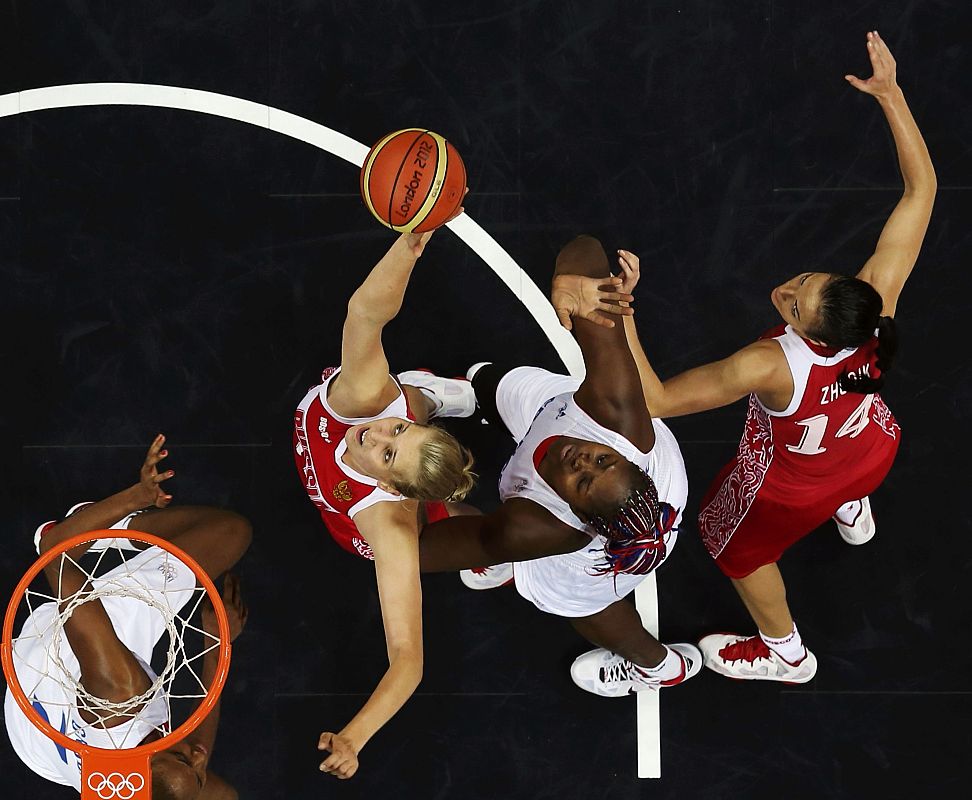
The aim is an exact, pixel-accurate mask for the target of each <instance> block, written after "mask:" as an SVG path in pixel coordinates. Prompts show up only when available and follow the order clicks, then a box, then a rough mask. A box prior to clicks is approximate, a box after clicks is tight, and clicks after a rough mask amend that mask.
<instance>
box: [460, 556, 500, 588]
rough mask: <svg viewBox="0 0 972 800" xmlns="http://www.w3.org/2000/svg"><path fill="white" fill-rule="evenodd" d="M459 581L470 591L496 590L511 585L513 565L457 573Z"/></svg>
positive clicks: (475, 568)
mask: <svg viewBox="0 0 972 800" xmlns="http://www.w3.org/2000/svg"><path fill="white" fill-rule="evenodd" d="M459 580H461V581H462V582H463V583H464V584H466V586H468V587H469V588H470V589H477V590H482V589H498V588H499V587H500V586H506V585H507V584H508V583H513V565H512V564H511V563H506V564H496V565H495V566H493V567H474V568H473V569H464V570H461V571H460V572H459Z"/></svg>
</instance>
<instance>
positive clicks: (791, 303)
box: [770, 272, 831, 339]
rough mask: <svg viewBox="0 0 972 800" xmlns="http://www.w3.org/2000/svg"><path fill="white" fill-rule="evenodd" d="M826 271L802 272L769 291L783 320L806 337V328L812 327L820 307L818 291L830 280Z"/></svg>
mask: <svg viewBox="0 0 972 800" xmlns="http://www.w3.org/2000/svg"><path fill="white" fill-rule="evenodd" d="M830 277H831V276H830V275H829V274H827V273H826V272H803V273H800V274H799V275H797V276H796V277H795V278H791V279H790V280H788V281H787V282H786V283H783V284H781V285H779V286H777V287H776V288H775V289H774V290H773V291H772V292H771V293H770V300H771V301H772V303H773V306H774V307H775V308H776V310H777V311H779V312H780V316H781V317H783V321H784V322H786V323H787V324H789V325H791V326H792V327H793V330H795V331H796V332H797V333H798V334H799V335H800V336H803V337H805V338H807V339H809V338H812V337H809V336H807V333H806V332H807V330H808V329H813V327H814V326H815V325H816V322H817V315H818V309H819V308H820V293H821V292H822V291H823V288H824V286H826V285H827V283H828V282H829V281H830Z"/></svg>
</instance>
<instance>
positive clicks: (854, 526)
mask: <svg viewBox="0 0 972 800" xmlns="http://www.w3.org/2000/svg"><path fill="white" fill-rule="evenodd" d="M833 520H834V522H836V523H837V530H838V531H839V532H840V538H841V539H843V540H844V541H845V542H847V544H865V543H866V542H869V541H871V539H873V538H874V533H875V531H876V527H875V525H874V515H873V514H872V513H871V500H870V498H867V497H864V498H862V499H860V500H855V501H854V502H853V503H846V504H845V505H843V506H841V507H840V508H839V509H838V510H837V513H836V514H834V516H833Z"/></svg>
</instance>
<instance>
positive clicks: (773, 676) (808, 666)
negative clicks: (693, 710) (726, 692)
mask: <svg viewBox="0 0 972 800" xmlns="http://www.w3.org/2000/svg"><path fill="white" fill-rule="evenodd" d="M699 649H700V650H701V651H702V655H703V656H705V665H706V666H707V667H708V668H709V669H711V670H712V671H713V672H718V673H719V674H720V675H725V676H726V677H727V678H735V679H737V680H747V681H782V682H783V683H806V682H807V681H809V680H810V679H811V678H813V676H814V675H816V674H817V657H816V656H815V655H814V654H813V653H811V652H810V650H809V649H808V648H807V647H806V646H804V648H803V649H804V650H806V655H804V656H803V658H801V659H800V660H799V661H797V662H796V663H794V664H791V663H790V662H789V661H785V660H784V659H783V658H782V657H781V656H780V654H779V653H776V652H775V651H773V650H770V648H769V647H767V645H766V642H764V641H763V640H762V639H760V638H759V636H740V635H738V634H735V633H713V634H711V635H710V636H706V637H705V638H703V639H702V640H701V641H700V642H699Z"/></svg>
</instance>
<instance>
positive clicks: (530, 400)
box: [496, 367, 688, 617]
mask: <svg viewBox="0 0 972 800" xmlns="http://www.w3.org/2000/svg"><path fill="white" fill-rule="evenodd" d="M579 386H580V381H579V380H577V379H576V378H570V377H567V376H563V375H556V374H553V373H550V372H547V371H546V370H542V369H537V368H535V367H519V368H517V369H515V370H512V371H511V372H509V373H507V375H505V376H504V377H503V379H502V380H501V381H500V383H499V386H498V387H497V391H496V406H497V410H498V411H499V413H500V416H501V417H502V418H503V421H504V422H505V423H506V424H507V427H508V428H509V429H510V431H511V432H512V433H513V435H514V438H516V439H517V440H518V446H517V449H516V452H514V453H513V456H512V457H511V458H510V460H509V461H508V462H507V464H506V466H505V467H504V468H503V472H502V474H501V476H500V484H499V492H500V498H501V499H502V500H504V501H505V500H509V499H510V498H513V497H520V498H523V499H526V500H530V501H532V502H534V503H537V504H538V505H540V506H543V507H544V508H545V509H547V510H548V511H549V512H550V513H551V514H553V515H554V516H555V517H557V519H559V520H561V521H562V522H564V523H566V524H567V525H570V526H571V527H573V528H577V529H578V530H581V531H584V533H586V534H587V535H588V536H590V537H591V544H590V545H589V546H588V547H585V548H583V549H581V550H577V551H576V552H573V553H567V554H564V555H556V556H548V557H546V558H538V559H534V560H532V561H524V562H518V563H516V564H514V577H515V582H516V587H517V590H518V591H519V592H520V594H521V595H523V596H524V597H525V598H526V599H528V600H530V601H531V602H533V603H534V604H535V605H536V606H537V607H538V608H540V609H541V610H543V611H548V612H550V613H554V614H558V615H560V616H566V617H581V616H588V615H590V614H593V613H596V612H597V611H600V610H602V609H604V608H606V607H607V606H609V605H610V604H611V603H613V602H615V601H616V600H618V599H619V598H621V597H624V596H625V595H627V594H628V593H629V592H631V591H633V590H634V588H635V587H636V586H637V585H638V584H639V583H640V582H641V581H642V580H644V578H645V576H644V575H643V574H628V573H624V572H621V573H618V574H617V575H615V574H600V573H599V568H601V567H603V566H604V564H605V563H606V561H607V558H606V555H605V553H604V545H605V542H606V540H605V539H604V538H603V537H601V536H600V535H598V534H597V533H596V532H595V531H594V530H593V529H592V528H591V527H590V526H589V525H587V524H585V523H584V522H582V521H581V520H580V519H579V518H578V517H577V516H576V515H575V514H574V513H573V511H571V510H570V506H569V505H568V504H567V502H566V501H565V500H564V499H563V498H562V497H560V495H558V494H557V493H556V492H555V491H554V490H553V489H552V488H551V487H550V486H549V485H548V484H547V482H546V481H544V480H543V478H541V477H540V474H539V473H538V472H537V469H536V466H535V465H534V453H535V452H536V450H537V448H538V447H539V446H540V445H541V444H542V443H543V442H545V441H546V440H547V439H550V438H552V437H557V436H570V437H572V438H575V439H583V440H586V441H590V442H598V443H600V444H604V445H607V446H608V447H611V448H613V449H614V450H616V451H617V452H618V453H619V454H621V455H622V456H623V457H624V458H626V459H627V460H628V461H631V462H632V463H634V464H636V465H637V466H639V467H641V469H643V470H645V471H646V472H647V473H648V475H649V476H651V479H652V480H653V481H654V483H655V486H656V488H657V489H658V499H659V500H660V501H661V502H663V503H667V504H668V505H670V506H671V507H672V508H673V509H674V511H675V515H676V516H675V520H674V523H673V525H672V528H671V530H669V531H668V532H667V533H666V534H665V545H666V557H667V554H668V553H670V552H671V551H672V549H673V547H674V546H675V541H676V539H677V536H678V524H679V523H680V521H681V518H682V510H683V509H684V508H685V502H686V500H687V499H688V477H687V475H686V473H685V463H684V461H683V460H682V453H681V451H680V450H679V447H678V442H677V441H676V440H675V437H674V436H673V435H672V432H671V431H670V430H669V429H668V427H667V426H666V425H665V424H664V423H663V422H661V421H659V420H652V425H653V427H654V430H655V446H654V447H653V448H652V450H651V452H649V453H643V452H641V451H640V450H638V448H637V447H635V446H634V445H633V444H632V443H631V442H630V441H628V440H627V439H626V438H625V437H624V436H621V435H620V434H618V433H615V432H614V431H612V430H609V429H608V428H605V427H604V426H603V425H600V424H599V423H597V422H596V421H595V420H594V419H592V418H591V417H590V416H589V415H588V414H587V413H586V412H585V411H584V410H583V409H581V408H580V407H579V406H578V405H577V403H575V402H574V392H575V391H576V390H577V388H578V387H579Z"/></svg>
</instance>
